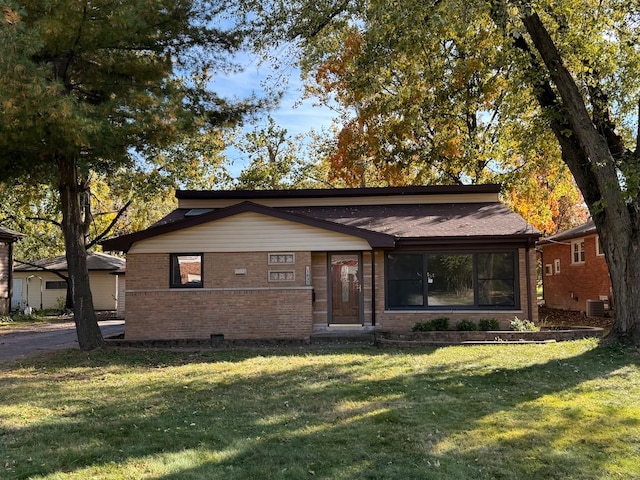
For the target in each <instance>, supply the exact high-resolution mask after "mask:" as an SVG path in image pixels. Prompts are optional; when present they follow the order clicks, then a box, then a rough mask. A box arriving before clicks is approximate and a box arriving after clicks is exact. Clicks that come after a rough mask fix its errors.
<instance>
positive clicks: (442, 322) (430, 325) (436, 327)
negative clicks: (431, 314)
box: [412, 317, 449, 332]
mask: <svg viewBox="0 0 640 480" xmlns="http://www.w3.org/2000/svg"><path fill="white" fill-rule="evenodd" d="M412 330H413V331H414V332H435V331H442V330H449V319H448V318H447V317H441V318H434V319H432V320H429V321H428V322H418V323H416V324H415V325H414V326H413V328H412Z"/></svg>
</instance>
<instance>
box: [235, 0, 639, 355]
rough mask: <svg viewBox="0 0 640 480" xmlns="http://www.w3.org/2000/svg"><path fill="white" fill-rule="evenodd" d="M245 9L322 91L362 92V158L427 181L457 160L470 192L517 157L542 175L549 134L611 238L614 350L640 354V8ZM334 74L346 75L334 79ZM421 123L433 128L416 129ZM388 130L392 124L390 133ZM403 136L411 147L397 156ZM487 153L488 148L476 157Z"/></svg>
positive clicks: (288, 5) (497, 1)
mask: <svg viewBox="0 0 640 480" xmlns="http://www.w3.org/2000/svg"><path fill="white" fill-rule="evenodd" d="M240 3H241V4H242V8H243V10H242V12H243V13H247V12H250V14H249V15H248V16H247V19H248V20H249V21H250V22H251V23H252V24H253V25H254V26H255V28H257V29H259V36H257V37H256V41H257V46H259V47H260V46H262V45H264V44H265V43H268V44H269V45H273V43H274V42H276V41H280V42H292V44H293V45H294V46H296V47H300V50H299V51H300V52H301V53H302V57H301V58H302V60H301V64H302V65H303V67H306V68H307V70H309V71H317V72H319V73H320V74H322V75H320V76H319V77H318V78H319V83H320V85H321V86H323V82H324V85H326V83H327V82H334V81H342V80H344V79H347V80H348V82H349V83H348V85H347V86H346V87H345V86H344V85H341V84H338V85H337V88H335V87H336V86H335V85H332V86H331V88H332V89H333V90H337V91H338V92H339V94H340V95H347V96H351V97H353V96H354V95H357V97H353V98H350V99H349V102H348V104H350V105H354V106H355V107H357V108H356V111H355V115H353V116H352V119H355V120H357V121H355V123H353V126H352V128H350V131H351V132H355V133H353V135H351V133H349V132H347V133H349V135H350V137H348V138H347V140H350V139H351V138H352V137H353V138H358V139H361V138H370V139H372V140H370V141H367V142H362V141H360V142H358V143H356V147H357V148H356V153H357V155H360V156H362V155H364V156H365V157H366V156H367V155H371V154H372V153H373V154H375V155H380V154H381V155H382V156H383V157H385V158H386V159H385V161H386V162H387V163H391V164H392V165H393V164H394V162H396V163H397V164H398V165H399V166H401V167H402V168H410V169H414V170H417V171H430V169H431V168H432V167H433V165H434V164H433V162H434V160H437V161H440V160H442V159H445V160H446V161H445V162H443V163H442V164H441V165H437V168H436V171H435V173H436V174H437V175H445V176H448V177H450V178H451V177H452V176H453V178H454V180H455V181H458V180H460V181H463V182H464V181H466V179H467V178H468V177H469V176H473V175H475V174H476V172H480V173H481V174H482V171H485V170H486V167H487V166H488V167H492V166H493V165H500V162H503V161H504V160H505V159H508V158H509V157H512V158H513V159H515V160H516V162H520V161H523V160H526V161H530V162H533V166H534V168H535V162H538V161H540V160H545V159H544V158H540V157H538V158H536V156H535V155H530V148H531V146H533V147H535V148H534V149H538V150H539V148H538V147H539V146H540V144H539V143H537V140H538V138H539V137H540V134H541V132H542V131H541V130H540V128H541V127H542V126H544V127H545V129H546V133H545V134H548V133H551V134H552V138H553V137H555V142H556V144H557V145H558V147H559V150H560V155H561V158H562V161H563V162H564V164H565V165H566V166H567V167H568V168H569V170H570V171H571V174H572V175H573V177H574V178H575V181H576V183H577V185H578V187H579V189H580V191H581V193H582V195H583V197H584V200H585V202H586V204H587V207H588V209H589V211H590V213H591V216H592V217H593V219H594V221H595V224H596V226H597V228H598V232H599V234H600V239H601V242H602V245H603V248H604V251H605V255H606V258H607V262H608V265H609V273H610V277H611V281H612V285H613V305H614V308H615V314H616V317H615V322H614V327H613V331H612V337H614V338H617V339H619V340H628V341H631V342H633V343H634V344H636V345H639V344H640V316H638V315H637V312H638V311H640V256H639V255H638V252H639V251H640V216H639V215H638V207H639V206H640V205H639V202H640V198H639V193H640V192H639V185H640V162H639V158H640V135H638V130H637V129H638V127H637V125H638V106H639V98H640V84H639V83H638V80H637V72H638V69H639V67H640V39H639V32H640V29H639V28H638V27H639V26H640V4H639V2H638V1H637V0H631V1H629V0H624V1H621V0H605V1H601V0H598V1H596V0H577V1H576V0H553V1H552V0H541V1H536V2H532V1H530V0H491V1H485V0H464V1H462V0H431V1H424V0H405V1H403V2H392V3H389V2H387V1H383V0H367V1H365V0H319V1H318V0H314V1H313V2H310V1H308V0H297V1H286V2H285V1H284V0H271V1H268V0H266V1H260V2H258V1H254V0H244V1H242V2H240ZM416 56H419V58H420V61H419V62H414V63H413V64H412V63H411V62H412V60H413V59H414V58H415V57H416ZM404 64H410V67H409V68H406V67H405V65H404ZM323 66H324V68H325V69H326V68H333V70H332V71H329V72H328V75H327V71H326V70H325V71H322V70H320V68H321V67H323ZM412 84H418V85H419V86H420V88H419V89H417V90H416V89H412V88H410V87H411V85H412ZM351 85H359V87H358V88H357V89H352V88H351ZM429 96H431V97H433V100H432V99H429V98H428V97H429ZM425 99H427V100H429V101H428V102H425V101H424V100H425ZM372 105H373V106H375V108H374V109H371V106H372ZM425 105H428V106H434V107H435V108H433V109H430V110H425V108H424V106H425ZM385 108H388V109H389V110H391V111H392V112H393V114H392V115H387V111H385V110H384V109H385ZM412 117H414V118H416V117H417V118H421V119H423V120H424V121H423V122H422V125H421V124H420V122H414V121H411V122H409V123H407V120H410V119H411V118H412ZM494 119H495V120H496V121H495V122H494ZM381 121H384V122H391V123H392V125H391V126H385V127H384V128H380V122H381ZM393 124H395V125H393ZM394 127H395V128H394ZM487 127H489V128H487ZM416 128H418V130H417V129H416ZM419 129H422V131H421V130H419ZM510 129H511V130H514V129H515V130H516V131H518V134H517V136H520V137H521V138H523V139H524V141H522V142H513V141H510V139H513V138H517V136H516V137H514V136H513V135H512V134H510V135H506V134H508V133H509V130H510ZM363 132H364V133H365V136H364V137H363V136H362V133H363ZM389 132H391V133H393V134H394V135H399V136H400V139H401V140H402V141H400V142H395V143H394V145H391V146H390V145H388V140H389V138H390V136H389ZM457 132H463V133H464V135H463V136H461V135H457ZM505 135H506V136H505ZM464 136H466V137H467V138H468V141H465V143H464V144H462V143H460V142H459V140H460V139H461V138H464ZM527 136H528V138H527ZM376 138H377V139H376ZM487 139H488V140H489V141H488V142H487ZM474 142H475V143H476V145H479V146H481V147H482V148H473V149H469V150H467V148H466V147H467V146H469V145H472V146H473V144H474ZM346 143H348V142H345V144H346ZM397 145H399V146H402V147H403V148H405V149H409V150H410V153H412V154H413V158H412V157H410V156H408V155H402V156H398V155H389V154H388V153H389V152H390V153H392V154H396V153H403V152H399V151H398V150H397V149H396V146H397ZM361 146H363V147H365V148H361ZM380 146H382V148H380ZM412 150H413V151H412ZM457 150H460V151H462V152H463V154H462V155H459V154H456V155H454V156H455V158H456V161H454V162H450V161H449V159H447V158H445V157H447V156H451V153H452V152H453V153H455V152H456V151H457ZM424 152H428V156H427V157H422V158H421V157H420V155H421V154H422V153H424ZM347 153H348V152H347ZM349 158H350V157H349V156H348V155H342V157H341V158H340V159H341V160H342V159H349ZM352 158H353V157H352ZM356 158H359V157H358V156H356ZM407 158H408V159H409V161H408V162H407V164H406V165H403V164H402V162H403V161H405V160H404V159H407ZM458 160H459V161H458ZM338 166H339V165H338ZM451 167H453V168H451ZM478 167H481V170H478ZM526 168H527V166H526V165H522V168H520V169H521V170H523V169H526ZM478 179H479V180H480V181H484V179H483V178H482V177H480V176H478Z"/></svg>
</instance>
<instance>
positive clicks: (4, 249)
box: [0, 242, 11, 315]
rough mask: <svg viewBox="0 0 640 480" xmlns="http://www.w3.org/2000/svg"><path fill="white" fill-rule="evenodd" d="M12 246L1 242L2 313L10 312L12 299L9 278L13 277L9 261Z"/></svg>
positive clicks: (0, 289)
mask: <svg viewBox="0 0 640 480" xmlns="http://www.w3.org/2000/svg"><path fill="white" fill-rule="evenodd" d="M10 251H11V247H10V244H9V243H6V242H0V315H4V314H6V313H8V312H9V308H10V300H9V292H10V291H11V285H9V280H10V279H11V275H10V269H11V264H10V263H9V252H10Z"/></svg>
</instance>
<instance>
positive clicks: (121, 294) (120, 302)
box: [114, 274, 126, 318]
mask: <svg viewBox="0 0 640 480" xmlns="http://www.w3.org/2000/svg"><path fill="white" fill-rule="evenodd" d="M114 277H116V279H117V283H118V286H117V290H118V298H117V300H116V313H117V315H118V318H124V312H125V298H126V294H125V292H126V280H125V276H124V275H122V274H118V275H114Z"/></svg>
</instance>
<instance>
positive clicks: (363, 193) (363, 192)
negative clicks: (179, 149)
mask: <svg viewBox="0 0 640 480" xmlns="http://www.w3.org/2000/svg"><path fill="white" fill-rule="evenodd" d="M500 189H501V187H500V185H497V184H483V185H412V186H406V187H362V188H307V189H290V190H176V198H178V199H190V200H196V199H238V200H240V199H249V198H325V197H367V196H376V197H378V196H379V197H384V196H390V195H441V194H461V193H500Z"/></svg>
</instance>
